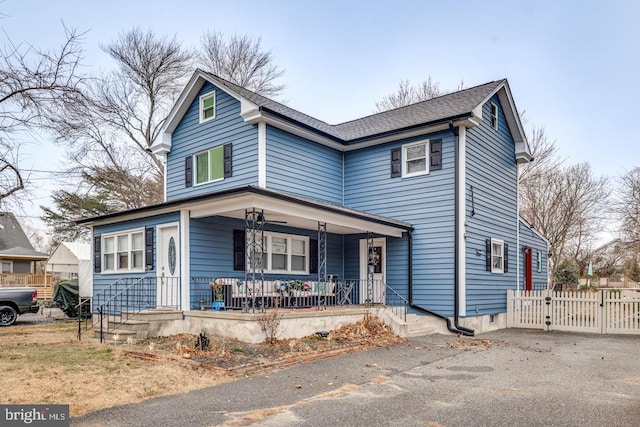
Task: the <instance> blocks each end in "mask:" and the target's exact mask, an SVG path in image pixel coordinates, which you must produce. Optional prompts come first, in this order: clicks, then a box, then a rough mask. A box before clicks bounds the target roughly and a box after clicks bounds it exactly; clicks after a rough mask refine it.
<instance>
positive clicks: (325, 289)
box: [313, 282, 335, 295]
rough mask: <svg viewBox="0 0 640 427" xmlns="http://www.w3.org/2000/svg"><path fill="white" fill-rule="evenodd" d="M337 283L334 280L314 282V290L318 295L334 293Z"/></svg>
mask: <svg viewBox="0 0 640 427" xmlns="http://www.w3.org/2000/svg"><path fill="white" fill-rule="evenodd" d="M334 287H335V283H333V282H313V292H314V293H316V294H318V295H328V294H333V288H334Z"/></svg>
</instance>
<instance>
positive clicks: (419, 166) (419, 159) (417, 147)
mask: <svg viewBox="0 0 640 427" xmlns="http://www.w3.org/2000/svg"><path fill="white" fill-rule="evenodd" d="M428 157H429V141H421V142H416V143H413V144H406V145H403V146H402V159H403V162H402V176H404V177H409V176H416V175H424V174H427V173H429V162H428V161H427V159H428Z"/></svg>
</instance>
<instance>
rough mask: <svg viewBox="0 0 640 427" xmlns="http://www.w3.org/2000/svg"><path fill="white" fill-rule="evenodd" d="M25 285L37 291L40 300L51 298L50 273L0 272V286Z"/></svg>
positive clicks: (51, 279) (51, 282) (51, 277)
mask: <svg viewBox="0 0 640 427" xmlns="http://www.w3.org/2000/svg"><path fill="white" fill-rule="evenodd" d="M9 286H27V287H31V288H35V289H36V290H37V291H38V299H39V300H40V301H46V300H51V299H52V298H53V276H52V275H50V274H15V273H0V287H9Z"/></svg>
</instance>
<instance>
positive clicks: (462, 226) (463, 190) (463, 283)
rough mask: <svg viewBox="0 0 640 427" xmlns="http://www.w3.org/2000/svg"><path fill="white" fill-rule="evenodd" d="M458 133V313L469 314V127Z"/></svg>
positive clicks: (461, 314)
mask: <svg viewBox="0 0 640 427" xmlns="http://www.w3.org/2000/svg"><path fill="white" fill-rule="evenodd" d="M458 129H459V134H458V165H457V170H458V183H459V187H458V188H459V190H458V212H456V215H458V260H459V262H458V314H459V315H460V316H466V315H467V258H466V251H467V245H466V236H467V230H466V229H467V223H466V210H467V204H466V195H467V171H466V165H467V160H466V159H467V128H466V127H464V126H460V127H459V128H458Z"/></svg>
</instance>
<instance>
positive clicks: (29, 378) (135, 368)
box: [0, 317, 402, 416]
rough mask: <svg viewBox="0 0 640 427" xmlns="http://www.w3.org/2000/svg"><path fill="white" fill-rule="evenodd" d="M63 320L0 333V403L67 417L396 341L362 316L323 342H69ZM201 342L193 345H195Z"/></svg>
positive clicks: (71, 336)
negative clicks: (39, 406)
mask: <svg viewBox="0 0 640 427" xmlns="http://www.w3.org/2000/svg"><path fill="white" fill-rule="evenodd" d="M76 328H77V324H76V323H74V322H69V321H66V322H65V321H61V322H53V323H34V324H24V325H15V326H12V327H7V328H0V370H1V371H2V372H3V373H4V374H3V386H4V387H3V389H4V393H2V396H0V403H2V404H29V403H43V404H47V403H49V404H70V411H71V415H72V416H79V415H82V414H85V413H88V412H92V411H95V410H98V409H102V408H106V407H111V406H117V405H123V404H126V403H133V402H138V401H141V400H144V399H148V398H150V397H154V396H159V395H164V394H175V393H182V392H186V391H189V390H194V389H198V388H202V387H207V386H211V385H215V384H220V383H222V382H227V381H233V380H234V379H236V378H238V377H240V376H243V375H250V374H252V373H254V372H256V371H260V370H265V369H272V368H276V367H282V366H287V365H290V364H295V363H303V362H305V361H308V360H313V359H315V358H318V357H332V356H334V355H337V354H342V353H344V352H346V351H357V350H360V349H364V348H368V347H371V346H382V345H389V344H393V343H395V342H399V341H402V339H400V338H398V337H396V336H395V335H394V334H393V333H392V332H391V331H390V329H389V328H388V327H387V326H386V325H385V324H384V323H383V322H381V321H380V320H379V319H377V318H374V317H366V318H365V319H364V320H363V321H361V322H358V323H357V324H354V325H349V326H345V327H343V328H341V329H339V330H336V331H330V332H329V334H328V335H327V336H326V337H322V336H319V335H312V336H309V337H305V338H302V339H290V340H275V341H274V343H272V344H247V343H242V342H240V341H237V340H223V339H220V338H216V337H207V338H208V339H209V343H208V346H207V347H206V349H203V348H202V346H201V345H198V346H196V344H197V343H198V337H197V336H195V335H186V334H183V335H176V336H172V337H158V338H153V339H148V340H141V341H136V340H130V341H129V342H128V343H125V344H118V345H116V344H114V343H107V344H99V343H91V342H87V341H82V342H79V341H77V339H76ZM198 344H200V343H198Z"/></svg>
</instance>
